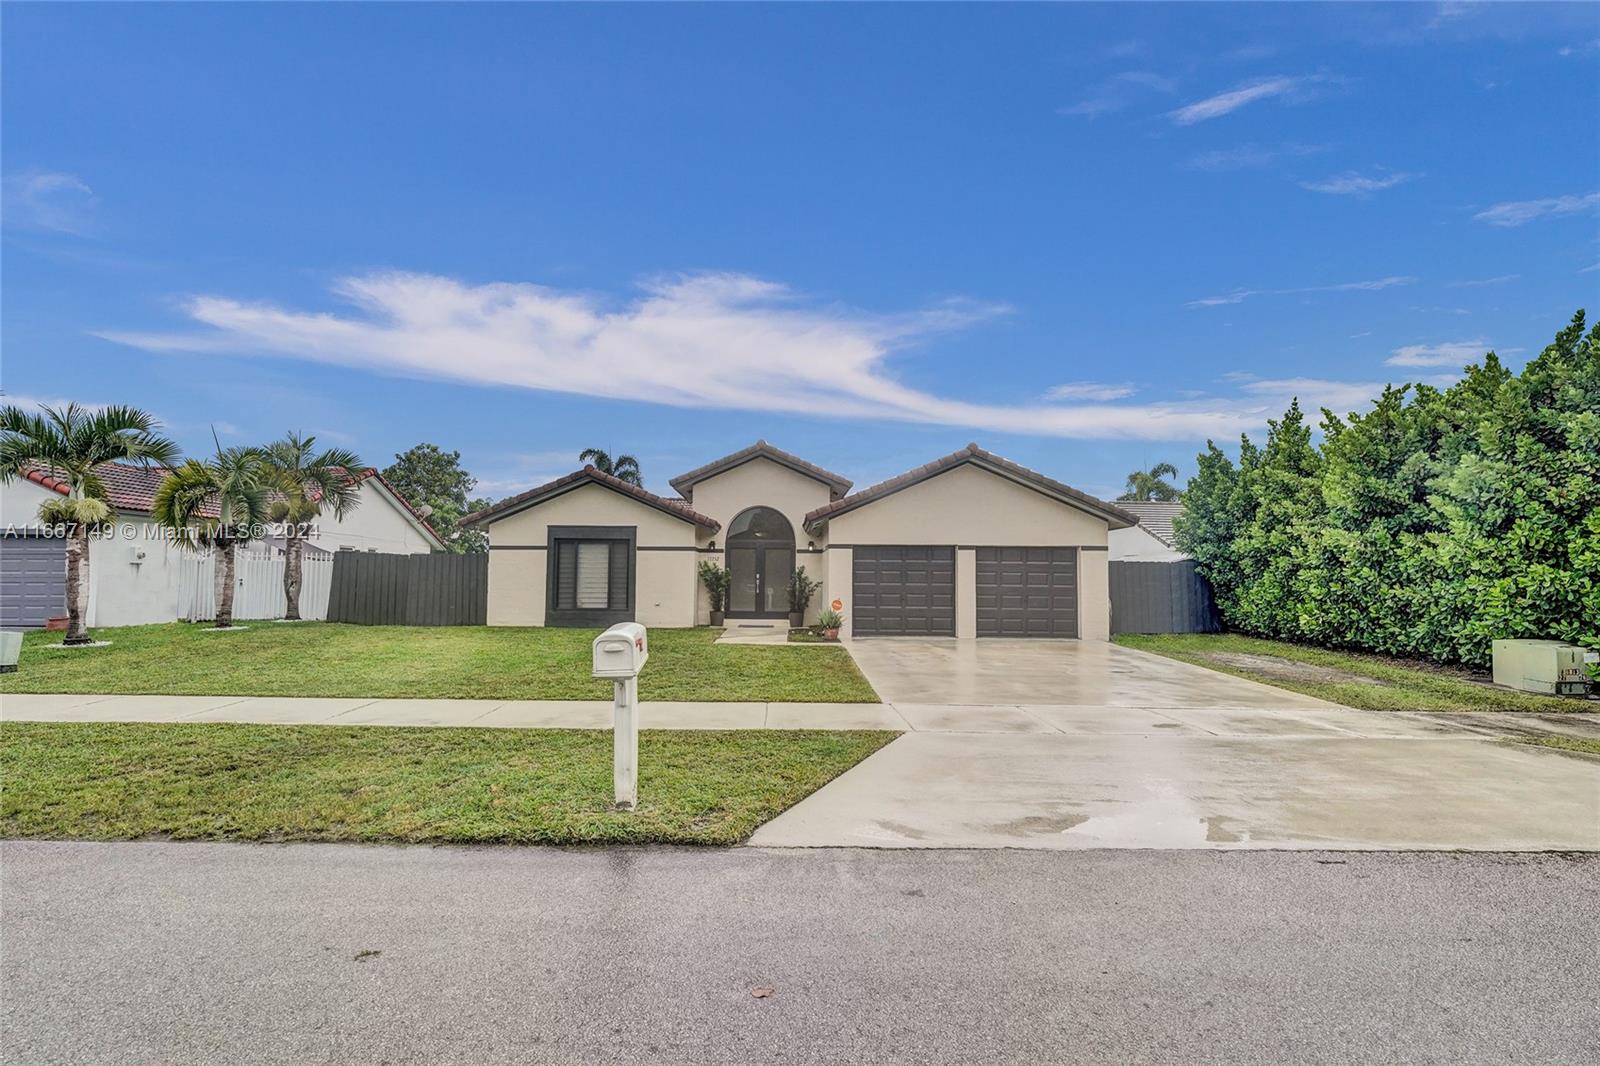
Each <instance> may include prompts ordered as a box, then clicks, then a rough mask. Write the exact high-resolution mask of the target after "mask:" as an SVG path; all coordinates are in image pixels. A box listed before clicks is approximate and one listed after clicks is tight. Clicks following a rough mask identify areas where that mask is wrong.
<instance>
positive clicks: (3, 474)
mask: <svg viewBox="0 0 1600 1066" xmlns="http://www.w3.org/2000/svg"><path fill="white" fill-rule="evenodd" d="M42 411H43V414H29V413H28V412H26V411H24V410H23V409H22V408H20V407H18V406H16V405H15V404H6V405H5V407H3V408H0V483H9V482H10V481H12V480H13V479H14V478H17V477H19V476H21V475H23V474H24V473H26V472H27V470H29V469H30V468H39V469H41V470H44V471H48V473H49V474H50V476H51V477H53V478H55V479H56V480H58V481H61V482H64V483H65V484H66V486H67V495H66V498H65V499H60V500H48V501H46V502H45V503H44V504H43V505H42V506H40V508H39V518H40V520H41V521H43V522H44V523H45V524H46V525H50V526H65V527H66V528H67V530H68V533H69V537H68V540H67V636H66V640H65V641H64V643H67V644H88V643H89V633H88V630H87V629H86V628H85V627H84V621H83V616H84V608H85V607H86V606H87V603H88V599H89V596H88V593H89V532H90V530H91V528H98V527H100V526H101V525H103V524H104V523H105V522H106V520H107V519H109V518H110V517H111V505H110V504H109V503H108V502H107V501H106V487H105V485H104V484H103V483H102V482H101V480H100V479H99V478H98V477H96V476H95V472H94V471H95V467H97V466H99V465H100V464H101V463H109V462H112V461H116V460H120V461H122V462H128V463H138V464H139V465H141V466H145V465H149V464H152V463H153V464H156V465H158V466H171V465H172V464H173V463H175V462H177V460H178V446H177V445H176V444H174V443H173V442H172V441H170V440H168V439H167V438H166V437H163V436H161V435H160V434H158V433H157V432H156V431H157V430H159V429H160V428H161V423H160V422H158V421H156V420H155V418H153V417H151V416H150V415H148V414H146V413H145V412H143V411H140V410H138V409H137V408H134V407H102V408H100V409H99V410H93V409H91V408H87V407H79V406H78V405H77V404H75V403H69V404H67V405H66V406H65V407H61V408H56V407H44V408H42Z"/></svg>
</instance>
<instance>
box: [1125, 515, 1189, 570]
mask: <svg viewBox="0 0 1600 1066" xmlns="http://www.w3.org/2000/svg"><path fill="white" fill-rule="evenodd" d="M1117 506H1118V507H1120V508H1122V509H1123V510H1124V511H1127V512H1128V513H1129V514H1131V515H1135V516H1137V517H1138V519H1139V524H1138V525H1136V526H1128V527H1127V528H1125V529H1114V530H1112V531H1111V561H1112V562H1114V563H1117V562H1131V563H1176V562H1181V561H1182V560H1184V559H1187V558H1189V557H1188V556H1187V555H1185V554H1184V553H1183V552H1181V551H1179V550H1178V548H1177V546H1176V542H1175V541H1174V539H1173V534H1172V520H1173V519H1175V518H1177V517H1178V515H1180V514H1182V513H1183V502H1182V501H1181V500H1174V501H1172V502H1170V503H1169V502H1167V501H1165V500H1118V501H1117Z"/></svg>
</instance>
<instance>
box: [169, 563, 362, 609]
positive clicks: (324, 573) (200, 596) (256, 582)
mask: <svg viewBox="0 0 1600 1066" xmlns="http://www.w3.org/2000/svg"><path fill="white" fill-rule="evenodd" d="M283 568H284V558H283V556H282V555H279V554H278V553H277V552H270V551H269V552H253V551H241V552H239V554H238V558H237V559H236V561H235V565H234V580H235V581H236V582H237V587H236V588H235V589H234V592H233V616H234V617H235V618H237V619H240V620H243V619H246V618H282V617H283V614H284V610H283V608H284V599H283ZM216 574H217V559H216V557H215V556H214V555H212V554H211V553H210V552H205V553H195V552H187V551H186V552H184V554H183V558H182V560H181V561H180V563H179V570H178V617H179V618H182V619H186V620H187V621H191V622H209V621H211V620H212V619H213V618H215V617H216V616H217V587H216ZM332 582H333V557H332V556H331V555H313V554H312V553H311V552H310V551H307V552H306V554H305V556H304V557H303V558H302V559H301V561H300V617H301V618H312V619H317V620H319V621H320V620H321V619H324V618H327V617H328V590H329V588H330V587H332Z"/></svg>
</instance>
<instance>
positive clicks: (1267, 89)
mask: <svg viewBox="0 0 1600 1066" xmlns="http://www.w3.org/2000/svg"><path fill="white" fill-rule="evenodd" d="M1305 80H1306V79H1304V78H1287V77H1276V78H1260V79H1257V80H1255V81H1250V82H1246V83H1244V84H1243V85H1240V86H1238V87H1237V88H1233V89H1229V90H1228V91H1227V92H1223V93H1217V94H1216V95H1215V96H1208V97H1206V98H1205V99H1204V100H1196V101H1195V102H1194V103H1192V104H1185V105H1184V106H1182V107H1180V108H1178V109H1177V110H1175V111H1172V112H1169V115H1170V116H1171V118H1172V121H1174V122H1176V123H1177V124H1178V125H1180V126H1192V125H1194V124H1195V123H1197V122H1205V121H1208V120H1210V119H1214V118H1221V117H1222V116H1223V115H1227V114H1230V113H1232V112H1234V111H1237V110H1239V109H1240V108H1241V107H1244V106H1246V105H1247V104H1253V103H1255V102H1256V101H1257V100H1270V99H1272V98H1273V97H1275V96H1287V95H1289V94H1290V93H1293V92H1295V91H1296V90H1298V89H1299V88H1300V87H1301V86H1302V84H1304V82H1305Z"/></svg>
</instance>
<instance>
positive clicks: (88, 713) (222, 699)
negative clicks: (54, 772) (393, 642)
mask: <svg viewBox="0 0 1600 1066" xmlns="http://www.w3.org/2000/svg"><path fill="white" fill-rule="evenodd" d="M639 714H640V721H641V723H642V724H643V725H644V727H645V728H646V729H894V730H901V731H905V730H909V729H911V728H912V727H911V726H910V725H909V724H907V722H906V720H905V718H904V717H902V716H901V715H900V714H899V713H898V712H897V711H895V709H894V708H893V707H891V706H889V705H888V704H884V703H652V702H649V701H646V702H644V703H642V704H640V708H639ZM0 720H3V721H8V722H249V723H259V724H272V725H395V726H477V727H484V728H503V729H610V728H611V703H610V701H608V700H392V699H390V700H373V699H360V698H351V699H327V698H323V697H294V696H105V695H98V696H97V695H77V696H68V695H49V696H38V695H20V694H17V695H12V694H7V695H5V696H0Z"/></svg>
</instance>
